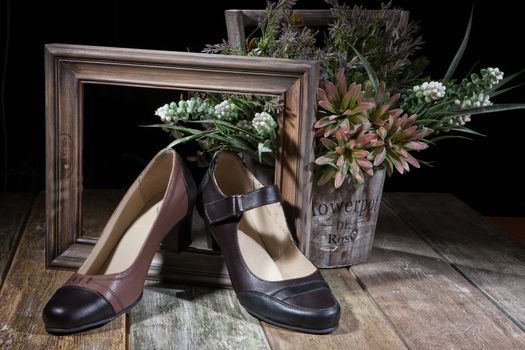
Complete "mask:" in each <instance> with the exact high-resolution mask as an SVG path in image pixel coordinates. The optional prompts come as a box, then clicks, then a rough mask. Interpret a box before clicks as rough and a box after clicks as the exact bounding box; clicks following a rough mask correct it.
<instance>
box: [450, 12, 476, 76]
mask: <svg viewBox="0 0 525 350" xmlns="http://www.w3.org/2000/svg"><path fill="white" fill-rule="evenodd" d="M473 15H474V7H472V10H471V11H470V18H469V20H468V24H467V30H466V31H465V36H464V37H463V41H462V42H461V45H460V46H459V49H458V51H457V52H456V56H454V59H453V60H452V62H451V63H450V66H449V67H448V70H447V74H445V77H444V78H443V85H445V84H446V83H448V81H449V80H450V79H451V78H452V76H453V75H454V72H455V71H456V68H457V67H458V64H459V62H460V61H461V58H462V57H463V54H464V53H465V48H466V47H467V43H468V38H469V36H470V30H471V28H472V17H473Z"/></svg>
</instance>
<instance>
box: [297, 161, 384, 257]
mask: <svg viewBox="0 0 525 350" xmlns="http://www.w3.org/2000/svg"><path fill="white" fill-rule="evenodd" d="M385 176H386V170H385V169H380V170H378V171H376V172H375V173H374V176H373V177H370V178H369V179H368V180H367V181H366V182H365V183H364V184H363V185H362V186H359V187H357V188H356V187H355V185H354V184H353V182H352V179H348V180H347V181H345V182H344V183H343V184H342V186H341V187H339V188H334V185H333V183H332V182H330V183H328V184H325V185H323V186H317V185H316V186H314V187H313V191H312V199H313V204H312V206H313V208H312V209H313V210H312V212H313V217H312V229H311V230H310V234H309V235H307V237H308V244H307V246H306V250H305V255H306V256H307V257H308V258H309V259H310V261H311V262H312V263H314V265H315V266H317V267H343V266H350V265H355V264H358V263H361V262H365V261H366V260H367V259H368V256H369V255H370V252H371V251H372V243H373V241H374V233H375V228H376V223H377V218H378V215H379V206H380V203H381V194H382V193H383V184H384V182H385Z"/></svg>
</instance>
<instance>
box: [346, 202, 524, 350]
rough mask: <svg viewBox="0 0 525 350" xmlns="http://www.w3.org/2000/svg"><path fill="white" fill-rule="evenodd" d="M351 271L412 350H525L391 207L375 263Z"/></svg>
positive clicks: (381, 226) (384, 215)
mask: <svg viewBox="0 0 525 350" xmlns="http://www.w3.org/2000/svg"><path fill="white" fill-rule="evenodd" d="M406 200H407V201H406V203H407V205H411V206H417V207H421V205H420V204H417V203H415V202H414V201H413V200H411V197H410V196H408V197H407V198H406ZM392 205H393V206H395V208H398V207H399V206H400V205H402V204H401V203H400V202H398V201H392ZM442 205H443V206H448V203H447V202H446V201H444V202H442ZM436 210H437V209H436ZM441 210H446V209H441ZM434 215H437V216H439V214H434ZM427 220H431V219H430V217H428V218H427ZM433 220H435V219H433ZM444 220H446V219H445V218H441V221H434V223H433V225H440V224H441V223H442V221H444ZM351 270H352V272H354V273H355V275H356V276H357V278H358V279H359V281H360V283H361V284H362V285H363V286H364V288H365V289H366V291H367V292H368V293H369V295H370V296H371V297H372V298H373V299H374V301H375V302H376V304H377V305H378V306H379V308H380V309H381V310H382V311H383V313H384V314H385V315H386V317H387V318H388V319H389V320H390V322H391V323H392V325H393V327H394V328H395V329H396V331H397V333H398V334H399V335H400V336H401V337H402V338H403V340H404V342H405V343H406V344H407V345H408V347H410V348H412V349H523V348H525V333H523V332H522V331H521V330H520V329H519V328H518V327H517V326H516V325H515V324H514V323H513V322H511V321H510V320H509V319H508V318H507V317H506V316H505V315H504V314H503V313H501V312H500V310H499V309H498V308H497V307H496V306H495V305H494V304H492V303H491V302H490V301H489V300H488V299H487V298H485V296H484V295H483V294H482V293H481V292H480V291H479V290H478V289H477V288H476V287H475V286H473V285H472V284H471V283H469V282H468V281H467V280H466V279H465V278H463V276H462V275H461V274H460V273H458V272H457V271H456V270H455V269H454V268H453V267H452V266H450V264H448V263H447V262H446V261H444V260H443V259H441V258H440V256H439V254H437V253H436V252H435V251H434V250H433V249H432V248H431V247H430V246H429V245H428V244H427V243H426V242H424V241H423V240H422V239H421V238H420V237H419V236H418V235H417V234H416V233H415V232H414V231H412V230H411V229H410V227H408V225H407V224H406V223H404V222H403V221H401V219H400V218H399V217H398V216H397V215H396V214H395V213H394V212H393V211H392V209H390V208H389V207H387V206H386V205H383V206H382V208H381V213H380V217H379V222H378V228H377V232H376V238H375V242H374V249H373V252H372V256H371V259H370V260H369V262H367V263H364V264H361V265H356V266H352V267H351Z"/></svg>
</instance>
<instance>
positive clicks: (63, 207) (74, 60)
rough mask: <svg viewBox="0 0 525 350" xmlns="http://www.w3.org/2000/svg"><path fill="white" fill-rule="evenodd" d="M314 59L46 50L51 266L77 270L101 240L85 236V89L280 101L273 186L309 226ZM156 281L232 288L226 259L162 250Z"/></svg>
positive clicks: (302, 226)
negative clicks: (256, 96) (101, 86)
mask: <svg viewBox="0 0 525 350" xmlns="http://www.w3.org/2000/svg"><path fill="white" fill-rule="evenodd" d="M318 75H319V66H318V63H317V62H314V61H297V60H284V59H271V58H255V57H239V56H223V55H209V54H199V53H187V52H170V51H152V50H139V49H124V48H110V47H95V46H79V45H65V44H49V45H46V46H45V78H46V213H47V221H46V224H47V236H46V266H48V267H59V268H78V267H79V266H80V265H81V264H82V262H83V261H84V259H85V258H86V257H87V255H88V254H89V252H90V251H91V249H92V247H93V244H94V241H95V240H94V239H93V238H91V237H83V236H81V227H82V226H81V219H82V218H81V213H82V178H83V177H82V176H83V175H82V168H83V159H82V145H83V139H84V138H85V137H89V135H83V118H84V115H83V89H84V86H85V85H86V84H106V85H122V86H132V87H146V88H158V89H177V90H193V91H214V92H232V93H247V94H261V95H273V96H282V97H283V100H284V112H283V113H282V115H281V117H280V120H279V126H280V129H279V130H280V134H279V150H278V155H277V161H276V171H275V183H276V184H277V185H279V187H280V189H281V194H282V197H283V199H284V201H285V203H286V204H287V205H286V208H287V215H288V218H289V219H292V221H293V225H295V227H296V228H297V230H300V231H302V230H308V229H309V223H310V219H309V218H310V215H311V213H310V210H309V209H306V208H309V205H310V204H311V199H310V193H311V184H312V179H311V176H312V172H311V169H310V164H311V162H312V157H313V143H312V141H313V134H312V125H313V123H314V118H315V114H314V110H315V91H316V88H317V85H318ZM150 276H153V277H161V278H166V279H170V280H184V281H192V282H198V283H204V284H219V285H227V284H229V279H228V275H227V271H226V269H225V267H224V265H223V263H222V257H221V256H220V255H219V254H217V253H214V252H212V251H206V250H199V249H193V248H188V249H187V250H186V251H184V252H182V253H180V254H175V253H165V254H162V255H160V254H157V255H156V257H155V259H154V261H153V263H152V265H151V269H150Z"/></svg>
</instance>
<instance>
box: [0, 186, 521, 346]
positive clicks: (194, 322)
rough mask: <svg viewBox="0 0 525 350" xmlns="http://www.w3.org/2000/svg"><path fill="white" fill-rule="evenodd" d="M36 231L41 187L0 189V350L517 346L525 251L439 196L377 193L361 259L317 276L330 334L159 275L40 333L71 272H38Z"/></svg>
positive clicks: (40, 244)
mask: <svg viewBox="0 0 525 350" xmlns="http://www.w3.org/2000/svg"><path fill="white" fill-rule="evenodd" d="M85 198H90V199H89V200H90V201H93V203H86V205H94V206H96V205H97V201H98V200H100V196H86V197H85ZM99 224H101V225H103V223H99ZM95 226H96V227H100V225H98V224H97V225H95ZM44 237H45V211H44V197H43V195H42V194H40V195H38V196H36V197H35V196H32V195H25V194H0V242H1V244H0V286H1V290H0V349H31V350H35V349H76V348H79V349H104V350H107V349H127V348H131V349H202V348H205V349H269V348H271V349H305V348H306V349H308V348H309V349H406V348H410V349H418V350H419V349H442V348H443V349H525V246H524V245H521V244H519V243H517V242H515V241H513V240H512V239H511V238H509V237H508V236H506V235H505V234H504V233H503V232H501V230H500V229H499V228H497V227H496V226H495V225H494V224H492V223H490V222H489V221H487V220H485V218H483V217H482V216H481V215H479V214H478V213H477V212H475V211H474V210H473V209H471V208H469V207H468V206H467V205H465V204H464V203H462V202H461V201H459V200H458V199H457V198H455V197H453V196H451V195H449V194H430V193H385V194H384V197H383V203H382V206H381V211H380V215H379V223H378V227H377V231H376V238H375V241H374V250H373V252H372V256H371V258H370V260H369V261H368V262H366V263H363V264H360V265H356V266H352V267H351V268H338V269H326V270H323V271H322V274H323V276H324V277H325V278H326V280H327V282H328V283H329V284H330V286H331V287H332V290H333V291H334V293H335V294H336V296H337V298H338V299H339V302H340V303H341V306H342V318H341V323H340V326H339V329H338V330H337V331H336V332H335V333H333V334H330V335H308V334H302V333H297V332H292V331H286V330H282V329H278V328H275V327H273V326H270V325H268V324H266V323H264V322H259V321H258V320H256V319H255V318H253V317H251V316H250V315H249V314H248V313H247V312H246V311H244V310H243V308H242V307H241V306H240V305H239V303H238V302H237V299H236V298H235V295H234V293H233V291H232V290H230V289H217V288H209V287H198V286H191V285H187V284H170V283H162V282H158V281H148V282H147V286H146V287H145V290H144V297H143V299H142V301H141V302H140V303H139V304H138V305H137V307H135V308H134V309H133V310H132V311H131V312H130V313H129V314H127V315H126V316H121V317H120V318H119V319H117V320H115V321H113V322H111V323H110V324H108V325H106V326H104V327H102V328H99V329H95V330H92V331H88V332H85V333H81V334H77V335H72V336H64V337H56V336H52V335H48V334H47V333H46V332H45V330H44V327H43V324H42V321H41V310H42V307H43V305H44V304H45V302H46V301H47V300H48V299H49V297H50V296H51V295H52V294H53V293H54V291H55V290H56V289H57V288H58V287H59V286H60V285H61V284H62V283H63V282H64V281H65V280H66V279H67V278H68V276H69V275H70V274H71V272H70V271H60V270H49V269H46V268H45V266H44V249H45V240H44Z"/></svg>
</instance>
